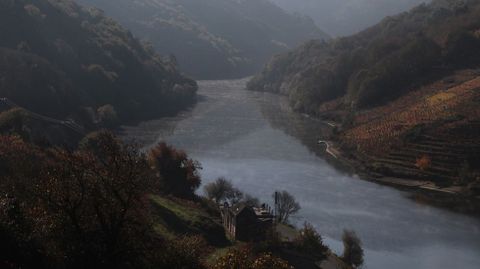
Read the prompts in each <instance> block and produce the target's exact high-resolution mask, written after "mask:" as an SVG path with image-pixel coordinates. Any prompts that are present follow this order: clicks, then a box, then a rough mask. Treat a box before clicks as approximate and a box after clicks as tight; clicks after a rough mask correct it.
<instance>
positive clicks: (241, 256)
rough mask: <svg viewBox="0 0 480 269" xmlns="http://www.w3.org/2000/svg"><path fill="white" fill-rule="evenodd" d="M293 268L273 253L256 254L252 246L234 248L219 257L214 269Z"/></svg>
mask: <svg viewBox="0 0 480 269" xmlns="http://www.w3.org/2000/svg"><path fill="white" fill-rule="evenodd" d="M227 268H228V269H230V268H235V269H293V267H292V266H290V265H289V264H288V262H286V261H284V260H282V259H280V258H278V257H275V256H274V255H272V254H271V253H261V254H258V255H256V254H255V253H254V252H253V251H252V249H251V248H249V247H243V248H240V249H232V250H230V251H229V252H228V253H227V254H226V255H225V256H223V257H221V258H219V259H218V260H217V261H216V263H215V265H214V266H213V267H212V269H227Z"/></svg>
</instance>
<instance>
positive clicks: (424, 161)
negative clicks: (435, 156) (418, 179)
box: [415, 155, 432, 171]
mask: <svg viewBox="0 0 480 269" xmlns="http://www.w3.org/2000/svg"><path fill="white" fill-rule="evenodd" d="M431 165H432V159H431V158H430V156H428V155H422V156H421V157H419V158H417V161H416V163H415V166H416V167H417V168H418V169H420V170H422V171H425V170H427V169H428V168H430V166H431Z"/></svg>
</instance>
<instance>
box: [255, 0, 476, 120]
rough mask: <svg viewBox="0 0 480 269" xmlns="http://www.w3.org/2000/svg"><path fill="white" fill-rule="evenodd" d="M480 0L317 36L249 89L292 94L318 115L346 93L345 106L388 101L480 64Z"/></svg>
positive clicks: (433, 6)
mask: <svg viewBox="0 0 480 269" xmlns="http://www.w3.org/2000/svg"><path fill="white" fill-rule="evenodd" d="M479 31H480V5H479V2H478V1H453V0H452V1H433V2H432V3H430V4H423V5H420V6H418V7H416V8H414V9H412V10H411V11H409V12H405V13H402V14H400V15H397V16H393V17H387V18H385V19H384V20H383V21H382V22H381V23H379V24H378V25H376V26H374V27H371V28H369V29H367V30H365V31H363V32H360V33H359V34H356V35H353V36H350V37H345V38H339V39H335V40H332V41H331V42H321V41H312V42H309V43H307V44H305V45H303V46H302V47H301V48H299V49H297V50H294V51H292V52H289V53H287V54H284V55H279V56H277V57H275V58H274V59H273V60H272V61H271V62H270V63H269V64H267V66H266V67H265V69H264V70H263V72H262V73H261V74H259V75H257V76H256V77H255V78H254V79H252V81H251V82H250V83H249V86H248V87H249V89H251V90H259V91H272V92H277V93H282V94H285V95H287V96H288V97H289V99H290V102H291V104H292V106H293V107H294V108H295V109H296V110H298V111H301V112H306V113H309V114H313V115H318V114H319V113H320V106H321V105H322V104H323V103H325V102H328V101H331V100H334V99H336V98H340V97H342V98H343V100H342V102H341V104H342V108H343V109H345V110H351V109H352V108H353V109H364V108H371V107H374V106H378V105H383V104H386V103H388V102H390V101H392V100H394V99H396V98H397V97H399V96H401V95H403V94H405V93H406V92H408V91H409V90H410V89H412V88H414V86H418V85H421V84H423V83H427V82H430V81H432V80H435V79H438V78H441V77H443V76H445V75H446V74H449V73H451V72H452V71H454V70H458V69H462V68H472V67H473V68H475V67H478V66H479V65H480V32H479Z"/></svg>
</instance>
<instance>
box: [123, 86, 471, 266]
mask: <svg viewBox="0 0 480 269" xmlns="http://www.w3.org/2000/svg"><path fill="white" fill-rule="evenodd" d="M245 83H246V80H235V81H203V82H200V83H199V84H200V91H199V95H200V101H199V103H198V104H197V105H196V106H195V107H194V108H192V110H191V111H188V112H184V113H182V114H181V115H179V116H177V117H173V118H166V119H161V120H154V121H148V122H144V123H141V124H140V125H138V126H126V127H124V132H123V136H124V137H125V138H126V139H135V140H136V141H137V142H138V143H140V144H141V145H143V146H145V148H148V147H150V146H151V145H153V144H155V143H156V142H158V141H160V140H165V141H167V142H168V143H169V144H173V145H174V146H176V147H178V148H181V149H184V150H186V151H187V153H188V154H189V155H190V156H192V157H193V158H195V159H197V160H199V161H200V162H201V164H202V166H203V170H202V178H203V183H204V184H205V183H208V182H211V181H213V180H214V179H216V178H218V177H221V176H224V177H227V178H228V179H230V180H231V181H232V182H233V183H234V184H235V185H236V186H237V187H239V188H240V189H241V190H242V191H244V192H246V193H249V194H252V195H254V196H257V197H259V198H261V200H263V201H266V202H269V203H272V201H271V200H272V199H271V194H272V193H273V192H274V190H275V189H278V190H287V191H289V192H290V193H292V194H293V195H294V196H295V197H296V198H297V200H298V201H299V203H300V204H301V206H302V210H301V211H300V213H299V214H298V216H297V217H296V218H294V219H292V222H294V223H296V224H298V225H301V223H303V222H304V221H308V222H311V223H312V224H314V225H315V226H316V227H317V229H318V230H319V232H320V233H321V234H322V235H323V236H324V239H325V241H326V243H328V245H329V246H331V248H332V249H334V250H335V251H336V252H337V253H340V250H341V248H342V245H341V242H340V238H341V233H342V231H343V229H345V228H347V229H354V230H355V231H356V232H357V233H358V235H359V236H360V238H361V239H362V241H363V243H364V247H365V249H366V257H365V260H366V266H365V268H371V269H384V268H398V269H404V268H435V269H442V268H445V269H447V268H448V269H452V268H464V269H470V268H472V269H473V268H478V265H479V264H480V255H479V254H480V220H479V219H476V218H473V217H469V216H465V215H460V214H455V213H452V212H449V211H446V210H442V209H438V208H433V207H430V206H426V205H421V204H417V203H415V202H414V201H413V200H411V199H409V198H408V193H406V192H402V191H398V190H396V189H393V188H390V187H385V186H380V185H377V184H374V183H371V182H367V181H363V180H360V179H358V178H357V177H356V176H352V175H349V174H348V173H345V172H342V171H341V170H338V169H336V168H335V167H334V166H332V165H331V164H330V163H329V162H327V161H326V160H325V158H324V156H323V155H322V153H321V150H320V149H319V148H317V147H316V145H315V144H316V140H317V139H318V138H322V135H323V134H325V133H326V130H327V128H326V126H325V125H324V124H322V123H321V122H318V121H316V120H313V119H310V118H307V117H304V116H302V115H299V114H296V113H292V112H291V111H290V110H289V108H288V104H286V102H285V100H284V99H283V98H282V97H278V96H275V95H271V94H266V93H254V92H247V91H245V90H244V88H245Z"/></svg>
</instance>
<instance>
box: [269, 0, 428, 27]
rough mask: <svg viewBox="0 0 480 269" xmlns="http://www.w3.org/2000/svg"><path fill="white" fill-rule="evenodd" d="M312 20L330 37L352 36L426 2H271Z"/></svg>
mask: <svg viewBox="0 0 480 269" xmlns="http://www.w3.org/2000/svg"><path fill="white" fill-rule="evenodd" d="M270 1H272V2H274V3H276V4H277V5H279V6H281V7H282V8H284V9H286V10H288V11H291V12H295V13H299V14H302V15H307V16H310V17H312V18H313V19H314V20H315V22H316V23H317V25H318V26H319V27H320V28H321V29H322V30H323V31H325V32H327V33H328V34H330V35H331V36H345V35H351V34H354V33H356V32H358V31H361V30H363V29H365V28H367V27H369V26H372V25H374V24H376V23H377V22H379V21H380V20H382V19H383V18H384V17H386V16H389V15H395V14H398V13H401V12H403V11H406V10H409V9H411V8H412V7H414V6H416V5H418V4H420V3H423V2H427V0H270Z"/></svg>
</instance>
